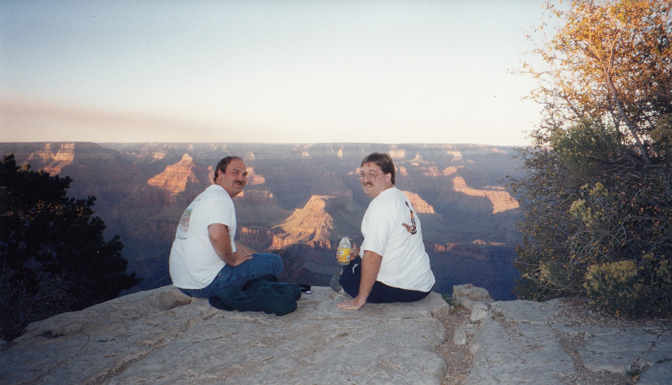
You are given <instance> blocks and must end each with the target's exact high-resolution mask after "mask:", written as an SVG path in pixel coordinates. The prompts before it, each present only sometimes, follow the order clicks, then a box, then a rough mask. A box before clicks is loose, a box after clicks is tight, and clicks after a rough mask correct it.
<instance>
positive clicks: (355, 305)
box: [337, 250, 383, 310]
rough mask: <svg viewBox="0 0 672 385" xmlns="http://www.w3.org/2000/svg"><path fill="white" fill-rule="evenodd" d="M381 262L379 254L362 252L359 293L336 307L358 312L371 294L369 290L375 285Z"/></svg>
mask: <svg viewBox="0 0 672 385" xmlns="http://www.w3.org/2000/svg"><path fill="white" fill-rule="evenodd" d="M382 261H383V257H382V256H380V255H379V254H376V253H374V252H372V251H368V250H367V251H365V252H364V255H363V256H362V275H361V279H360V281H359V293H358V294H357V297H355V298H353V299H351V300H349V301H345V302H341V303H339V304H338V305H337V306H338V307H340V308H341V309H347V310H358V309H359V308H361V307H362V306H364V304H365V303H366V300H367V299H368V298H369V294H371V290H373V285H374V284H375V283H376V279H377V278H378V272H379V271H380V264H381V262H382Z"/></svg>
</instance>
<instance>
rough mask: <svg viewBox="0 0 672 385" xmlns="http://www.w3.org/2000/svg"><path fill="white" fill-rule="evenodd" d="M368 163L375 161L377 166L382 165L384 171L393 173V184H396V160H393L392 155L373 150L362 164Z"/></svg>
mask: <svg viewBox="0 0 672 385" xmlns="http://www.w3.org/2000/svg"><path fill="white" fill-rule="evenodd" d="M367 163H374V164H375V165H376V166H378V167H380V169H381V170H382V171H383V173H385V174H392V184H394V182H395V175H394V162H393V161H392V157H391V156H389V155H387V154H381V153H379V152H373V153H371V154H369V155H367V156H365V157H364V159H362V164H361V165H360V166H363V165H365V164H367Z"/></svg>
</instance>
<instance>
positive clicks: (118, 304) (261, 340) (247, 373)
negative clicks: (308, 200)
mask: <svg viewBox="0 0 672 385" xmlns="http://www.w3.org/2000/svg"><path fill="white" fill-rule="evenodd" d="M346 298H348V297H347V296H345V295H344V294H338V293H336V292H334V291H332V290H331V289H329V288H326V287H315V288H313V293H312V294H304V295H303V296H302V298H301V299H300V300H299V301H298V309H297V310H296V311H295V312H293V313H290V314H288V315H285V316H283V317H277V316H275V315H272V314H271V315H267V314H264V313H261V312H249V313H245V312H238V311H233V312H226V311H221V310H217V309H216V308H214V307H212V306H210V305H209V303H208V301H207V300H205V299H194V298H189V297H187V296H185V295H183V294H182V293H181V292H179V291H178V290H177V289H176V288H174V287H172V286H168V287H163V288H159V289H155V290H151V291H145V292H139V293H135V294H132V295H128V296H125V297H121V298H118V299H115V300H112V301H108V302H105V303H103V304H100V305H97V306H93V307H91V308H88V309H84V310H82V311H80V312H74V313H65V314H60V315H57V316H55V317H52V318H49V319H47V320H44V321H40V322H37V323H33V324H31V325H30V326H29V328H28V330H27V332H26V334H25V335H24V336H22V337H20V338H19V339H17V340H15V341H14V342H13V343H12V344H11V345H9V346H8V347H6V348H5V349H4V351H1V352H0V362H2V366H1V367H0V382H2V383H7V384H10V383H11V384H20V383H25V384H27V383H30V384H38V385H39V384H72V383H77V384H138V383H143V384H166V383H170V384H175V385H179V384H195V383H224V384H277V383H286V384H346V383H359V384H362V383H380V384H383V383H384V384H440V383H441V380H442V379H443V373H444V372H445V370H446V363H445V361H443V359H441V357H439V356H438V355H437V354H436V353H434V349H435V348H436V346H438V344H440V343H441V341H443V338H444V331H445V329H444V327H443V325H442V324H441V322H440V321H439V320H438V319H437V318H436V316H438V314H440V313H441V312H445V311H447V309H448V306H447V304H446V303H445V301H443V300H442V299H441V296H439V295H438V294H435V293H434V294H431V295H430V296H429V297H428V298H425V299H424V300H423V301H420V302H417V303H412V304H382V305H376V304H368V305H366V307H365V308H363V309H360V310H359V311H357V312H353V311H345V310H341V309H339V308H338V307H337V306H336V304H337V303H338V302H341V301H343V300H345V299H346Z"/></svg>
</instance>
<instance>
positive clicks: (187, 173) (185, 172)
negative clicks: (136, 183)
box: [147, 154, 208, 194]
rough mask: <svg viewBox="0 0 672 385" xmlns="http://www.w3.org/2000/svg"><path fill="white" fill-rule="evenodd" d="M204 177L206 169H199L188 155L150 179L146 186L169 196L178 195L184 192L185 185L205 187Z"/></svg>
mask: <svg viewBox="0 0 672 385" xmlns="http://www.w3.org/2000/svg"><path fill="white" fill-rule="evenodd" d="M197 174H199V175H197ZM206 175H207V169H205V168H204V167H199V166H198V165H197V164H196V163H195V162H194V158H192V157H191V156H189V154H184V155H183V156H182V159H181V160H180V161H179V162H177V163H175V164H172V165H170V166H168V167H166V170H165V171H164V172H162V173H160V174H159V175H156V176H154V177H153V178H150V179H149V180H148V181H147V185H149V186H154V187H158V188H160V189H162V190H166V191H168V192H170V193H171V194H178V193H181V192H182V191H184V190H186V188H187V183H192V184H197V185H205V186H207V184H208V183H207V182H206V181H207V176H206ZM203 179H205V180H203Z"/></svg>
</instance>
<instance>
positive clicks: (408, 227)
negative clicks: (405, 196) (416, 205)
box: [401, 202, 418, 235]
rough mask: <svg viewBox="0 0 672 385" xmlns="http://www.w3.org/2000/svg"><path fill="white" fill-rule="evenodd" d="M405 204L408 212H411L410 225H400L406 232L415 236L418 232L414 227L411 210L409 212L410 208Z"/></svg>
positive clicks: (413, 217) (413, 216)
mask: <svg viewBox="0 0 672 385" xmlns="http://www.w3.org/2000/svg"><path fill="white" fill-rule="evenodd" d="M404 203H406V207H408V211H410V212H411V225H410V226H409V225H407V224H406V223H402V224H401V225H402V226H404V227H405V228H406V230H407V231H408V232H409V233H411V235H415V234H416V233H417V232H418V228H417V227H416V226H415V215H413V210H411V206H409V205H408V202H404Z"/></svg>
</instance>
